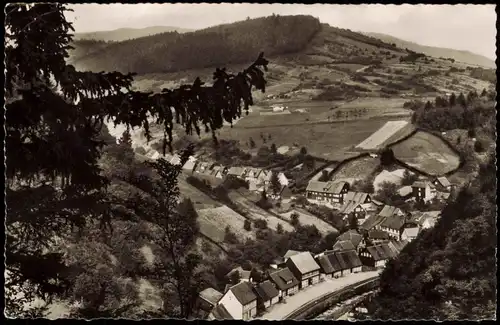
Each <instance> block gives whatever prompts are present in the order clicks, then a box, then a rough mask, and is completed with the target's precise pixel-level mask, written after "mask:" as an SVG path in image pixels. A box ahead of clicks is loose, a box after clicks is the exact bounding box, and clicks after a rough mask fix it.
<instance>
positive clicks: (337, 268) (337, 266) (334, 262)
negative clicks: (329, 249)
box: [325, 253, 343, 272]
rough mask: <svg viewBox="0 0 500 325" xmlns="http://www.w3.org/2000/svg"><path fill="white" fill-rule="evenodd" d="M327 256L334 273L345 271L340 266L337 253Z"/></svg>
mask: <svg viewBox="0 0 500 325" xmlns="http://www.w3.org/2000/svg"><path fill="white" fill-rule="evenodd" d="M325 256H326V257H327V258H328V261H329V262H330V264H331V266H332V269H333V272H337V271H342V270H343V268H342V265H341V264H340V262H339V259H338V258H337V256H336V255H335V253H330V254H326V255H325Z"/></svg>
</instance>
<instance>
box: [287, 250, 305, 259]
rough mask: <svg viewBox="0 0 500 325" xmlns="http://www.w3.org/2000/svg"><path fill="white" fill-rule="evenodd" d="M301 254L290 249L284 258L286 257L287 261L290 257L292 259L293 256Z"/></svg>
mask: <svg viewBox="0 0 500 325" xmlns="http://www.w3.org/2000/svg"><path fill="white" fill-rule="evenodd" d="M299 253H301V252H299V251H294V250H292V249H289V250H287V251H286V253H285V255H284V256H283V257H284V258H285V259H287V258H289V257H291V256H293V255H297V254H299Z"/></svg>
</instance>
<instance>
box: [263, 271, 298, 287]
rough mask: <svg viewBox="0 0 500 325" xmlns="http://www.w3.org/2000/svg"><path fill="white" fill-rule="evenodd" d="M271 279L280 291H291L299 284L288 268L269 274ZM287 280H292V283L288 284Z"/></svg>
mask: <svg viewBox="0 0 500 325" xmlns="http://www.w3.org/2000/svg"><path fill="white" fill-rule="evenodd" d="M269 277H270V278H271V280H272V281H273V282H274V283H275V284H276V286H277V287H278V288H279V289H280V290H286V289H290V288H292V287H294V286H296V285H298V284H299V280H297V278H295V277H294V276H293V274H292V272H291V271H290V270H289V269H288V268H284V269H281V270H278V271H276V272H273V273H271V274H269ZM287 280H291V281H292V282H291V283H290V284H287V283H286V281H287Z"/></svg>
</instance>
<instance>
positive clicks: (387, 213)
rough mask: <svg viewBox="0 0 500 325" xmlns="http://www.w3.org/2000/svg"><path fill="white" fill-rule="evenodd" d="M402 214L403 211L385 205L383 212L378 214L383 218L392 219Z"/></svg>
mask: <svg viewBox="0 0 500 325" xmlns="http://www.w3.org/2000/svg"><path fill="white" fill-rule="evenodd" d="M399 213H401V210H400V209H399V208H396V207H393V206H390V205H387V204H386V205H384V207H383V208H382V210H381V211H380V212H379V213H378V215H379V216H381V217H390V216H392V215H394V214H399Z"/></svg>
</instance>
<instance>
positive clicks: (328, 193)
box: [306, 181, 349, 204]
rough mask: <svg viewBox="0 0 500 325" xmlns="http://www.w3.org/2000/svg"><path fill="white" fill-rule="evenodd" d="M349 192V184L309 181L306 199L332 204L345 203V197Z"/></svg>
mask: <svg viewBox="0 0 500 325" xmlns="http://www.w3.org/2000/svg"><path fill="white" fill-rule="evenodd" d="M348 191H349V183H347V182H343V181H341V182H332V181H330V182H319V181H309V183H308V184H307V188H306V198H307V199H309V200H315V201H319V202H322V201H325V202H330V203H339V204H343V203H344V195H346V193H347V192H348Z"/></svg>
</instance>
